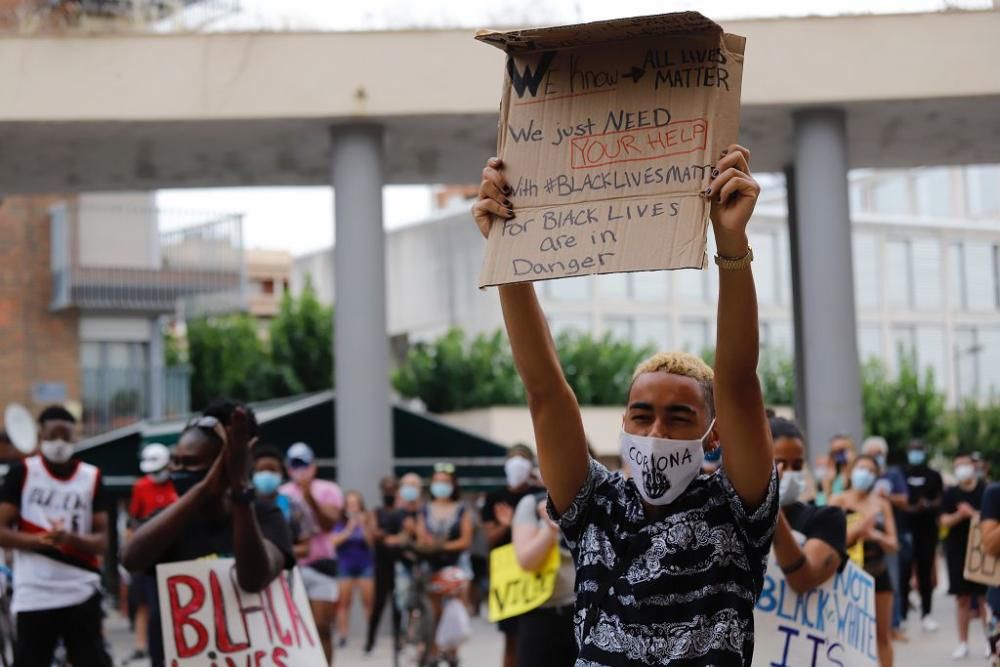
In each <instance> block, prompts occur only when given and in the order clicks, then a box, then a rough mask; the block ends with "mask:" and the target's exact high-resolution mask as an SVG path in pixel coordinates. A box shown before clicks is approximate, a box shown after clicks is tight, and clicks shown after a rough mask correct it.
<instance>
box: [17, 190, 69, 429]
mask: <svg viewBox="0 0 1000 667" xmlns="http://www.w3.org/2000/svg"><path fill="white" fill-rule="evenodd" d="M59 201H64V198H58V199H57V198H54V197H31V198H25V197H7V198H5V199H4V200H3V203H2V204H0V409H2V408H3V407H4V406H6V404H7V403H10V402H12V401H16V402H19V403H24V404H26V405H27V406H28V407H29V409H31V410H32V411H33V412H37V411H38V410H39V409H40V408H42V407H44V406H43V405H41V404H39V403H34V402H33V401H32V400H31V394H32V385H33V384H34V383H35V382H52V383H62V384H64V385H65V387H66V390H67V394H68V397H69V399H70V400H79V397H80V388H79V382H80V368H79V362H78V355H79V350H80V344H79V340H78V337H77V331H78V329H77V326H78V325H77V315H76V312H75V311H73V310H66V311H62V312H59V313H52V312H49V303H50V302H51V300H52V273H51V271H50V255H49V253H50V242H51V241H50V229H49V214H48V212H49V207H50V206H52V205H54V204H56V203H58V202H59Z"/></svg>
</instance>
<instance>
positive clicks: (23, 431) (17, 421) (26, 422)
mask: <svg viewBox="0 0 1000 667" xmlns="http://www.w3.org/2000/svg"><path fill="white" fill-rule="evenodd" d="M3 421H4V430H5V431H7V437H9V438H10V441H11V442H12V443H14V446H15V447H17V450H18V451H19V452H21V453H22V454H34V453H35V447H36V446H37V444H38V430H37V429H36V428H35V420H34V418H32V416H31V413H30V412H28V408H26V407H24V406H23V405H21V404H20V403H11V404H9V405H8V406H7V409H6V410H4V413H3Z"/></svg>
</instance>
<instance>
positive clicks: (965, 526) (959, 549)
mask: <svg viewBox="0 0 1000 667" xmlns="http://www.w3.org/2000/svg"><path fill="white" fill-rule="evenodd" d="M985 491H986V484H984V483H983V482H976V486H975V487H974V488H973V489H972V490H971V491H966V490H964V489H963V488H962V487H960V486H950V487H948V488H947V489H945V491H944V497H943V499H942V500H941V512H942V513H944V514H951V513H953V512H955V511H956V510H957V509H958V506H959V504H960V503H969V504H970V505H972V506H973V507H975V508H976V509H977V510H978V509H981V508H982V506H983V493H984V492H985ZM969 524H970V522H969V520H968V519H965V520H964V521H962V522H960V523H956V524H955V525H954V526H952V527H951V528H949V529H948V537H947V538H946V539H945V549H947V550H948V551H949V552H951V553H953V554H964V553H965V547H966V546H967V545H968V542H969Z"/></svg>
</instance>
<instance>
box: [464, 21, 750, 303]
mask: <svg viewBox="0 0 1000 667" xmlns="http://www.w3.org/2000/svg"><path fill="white" fill-rule="evenodd" d="M477 39H479V40H481V41H483V42H486V43H488V44H492V45H494V46H496V47H498V48H501V49H504V50H505V51H506V52H507V67H506V73H505V77H504V85H503V96H502V100H501V106H500V123H499V128H498V137H497V155H498V156H499V157H500V158H501V159H502V160H503V161H504V164H505V169H506V175H507V179H508V181H509V183H510V186H511V188H512V189H513V194H512V195H511V196H510V199H511V201H512V202H513V205H514V210H515V213H516V217H515V218H514V219H512V220H501V219H498V220H497V221H496V222H495V224H494V225H493V227H492V229H491V230H490V235H489V240H488V241H487V244H486V257H485V260H484V262H483V268H482V273H481V274H480V278H479V284H480V287H484V286H487V285H499V284H504V283H511V282H526V281H533V280H544V279H549V278H560V277H564V276H579V275H587V274H594V273H616V272H623V271H650V270H657V269H679V268H698V269H700V268H703V267H704V265H705V249H706V238H705V236H706V230H707V221H708V213H709V202H708V200H707V199H705V198H704V197H703V196H702V192H703V191H704V189H705V188H706V187H708V185H709V183H710V182H711V172H712V169H713V167H714V165H715V163H716V162H717V161H718V159H719V157H720V154H721V152H722V150H723V149H725V148H726V147H727V146H729V145H730V144H732V143H734V142H735V141H736V138H737V133H738V129H739V112H740V87H741V83H742V78H743V51H744V46H745V42H746V40H745V39H744V38H743V37H739V36H737V35H729V34H724V33H723V31H722V28H721V27H720V26H719V25H718V24H716V23H714V22H713V21H710V20H709V19H707V18H705V17H704V16H702V15H701V14H698V13H697V12H681V13H676V14H664V15H660V16H648V17H640V18H631V19H619V20H615V21H603V22H598V23H588V24H582V25H572V26H564V27H558V28H542V29H537V30H517V31H512V32H482V31H481V32H480V34H478V35H477Z"/></svg>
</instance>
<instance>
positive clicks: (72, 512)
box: [0, 406, 111, 667]
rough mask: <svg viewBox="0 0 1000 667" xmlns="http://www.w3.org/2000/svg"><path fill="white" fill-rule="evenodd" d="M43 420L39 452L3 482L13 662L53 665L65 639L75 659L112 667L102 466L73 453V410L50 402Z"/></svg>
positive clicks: (89, 666) (87, 665)
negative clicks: (104, 622) (105, 609)
mask: <svg viewBox="0 0 1000 667" xmlns="http://www.w3.org/2000/svg"><path fill="white" fill-rule="evenodd" d="M38 422H39V425H40V427H41V433H40V446H39V453H38V454H36V455H34V456H30V457H28V458H27V459H25V460H24V462H23V463H19V464H15V465H13V466H12V467H11V469H10V471H9V472H8V473H7V477H6V478H5V480H4V484H3V487H2V489H0V547H5V548H7V549H12V550H13V551H14V600H13V611H14V612H15V613H16V614H17V637H18V641H17V648H16V654H15V658H14V664H15V665H16V666H17V667H48V666H49V665H51V663H52V654H53V652H54V650H55V647H56V644H57V643H58V641H59V639H62V641H63V644H64V645H65V647H66V651H67V654H68V656H67V657H68V658H69V661H70V662H71V663H72V664H73V665H74V667H106V666H107V667H110V665H111V659H110V657H109V656H108V654H107V651H106V650H105V648H104V639H103V636H102V633H101V618H102V612H101V575H100V558H101V556H102V555H103V554H104V551H105V549H106V548H107V540H108V537H107V526H108V514H107V512H106V511H105V510H104V509H103V500H104V491H103V484H102V481H101V472H100V470H98V469H97V468H95V467H94V466H92V465H90V464H87V463H83V462H82V461H77V460H75V459H73V450H74V442H75V441H76V436H75V431H76V419H75V418H74V417H73V415H71V414H70V413H69V411H67V410H66V409H65V408H63V407H58V406H54V407H50V408H46V409H45V410H43V411H42V413H41V415H40V416H39V418H38Z"/></svg>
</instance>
